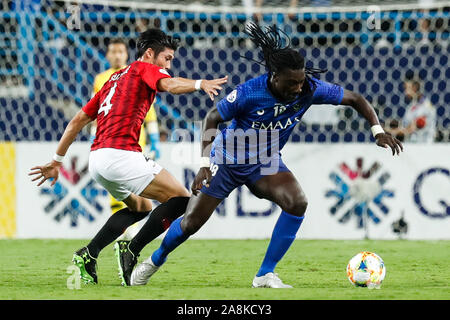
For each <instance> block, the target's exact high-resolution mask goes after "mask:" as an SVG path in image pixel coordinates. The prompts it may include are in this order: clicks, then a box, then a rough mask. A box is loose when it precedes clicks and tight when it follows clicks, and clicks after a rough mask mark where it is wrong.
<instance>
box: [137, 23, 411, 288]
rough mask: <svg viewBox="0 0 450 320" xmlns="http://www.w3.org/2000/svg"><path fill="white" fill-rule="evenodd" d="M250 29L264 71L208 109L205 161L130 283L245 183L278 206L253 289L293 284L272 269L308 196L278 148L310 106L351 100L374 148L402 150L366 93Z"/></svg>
mask: <svg viewBox="0 0 450 320" xmlns="http://www.w3.org/2000/svg"><path fill="white" fill-rule="evenodd" d="M247 33H248V34H249V36H250V39H251V40H252V41H253V42H254V43H255V44H256V46H257V47H258V48H260V49H262V53H263V58H264V59H263V61H264V62H265V66H266V67H267V71H268V72H267V73H265V74H263V75H262V76H259V77H257V78H254V79H251V80H249V81H247V82H245V83H243V84H241V85H239V86H238V87H237V88H236V89H235V90H234V91H232V92H231V93H230V94H229V95H228V96H227V97H226V98H224V99H222V100H221V101H220V102H219V103H218V104H217V106H216V107H215V108H213V109H211V110H210V111H209V112H208V114H207V116H206V119H205V120H204V131H203V133H202V155H203V157H202V166H201V168H200V170H199V172H198V173H197V175H196V177H195V179H194V182H193V184H192V187H191V189H192V191H193V193H194V196H192V197H191V198H190V200H189V203H188V206H187V209H186V212H185V214H184V216H183V217H180V218H178V219H177V220H175V221H174V222H173V223H172V225H171V226H170V228H169V230H168V232H167V234H166V236H165V238H164V239H163V241H162V243H161V246H160V247H159V248H158V249H157V250H156V251H155V252H154V253H153V254H152V255H151V256H150V257H149V258H148V259H147V260H145V261H144V262H143V263H141V264H140V265H138V266H137V267H136V268H135V269H134V270H133V272H132V273H131V285H142V284H146V283H147V281H148V279H149V278H150V276H151V275H152V274H153V273H155V272H156V271H157V270H158V268H159V267H160V266H161V265H162V264H163V263H164V262H165V261H166V258H167V255H168V254H169V253H170V252H171V251H173V250H174V249H175V248H176V247H177V246H179V245H180V244H181V243H183V242H184V241H186V240H187V239H188V237H189V236H191V235H192V234H194V233H195V232H197V231H198V230H199V229H200V227H201V226H202V225H203V224H204V223H205V222H206V221H207V220H208V219H209V217H210V216H211V214H212V213H213V212H214V209H215V208H216V207H217V206H218V205H219V203H220V202H221V201H222V200H223V199H224V198H226V197H227V196H228V195H229V194H230V193H231V191H233V190H234V189H235V188H237V187H239V186H242V185H244V184H245V185H246V186H247V187H248V188H249V189H250V191H251V192H252V193H253V194H254V195H255V196H257V197H258V198H263V199H267V200H269V201H273V202H274V203H276V204H277V205H279V206H280V207H281V209H282V211H281V214H280V216H279V218H278V221H277V223H276V225H275V228H274V230H273V233H272V238H271V241H270V243H269V247H268V249H267V252H266V254H265V257H264V259H263V262H262V265H261V267H260V268H259V270H258V272H257V274H256V276H255V278H254V279H253V287H269V288H291V286H290V285H286V284H284V283H283V282H282V281H281V280H280V278H279V277H278V275H277V274H276V273H274V269H275V267H276V265H277V263H278V262H279V261H280V260H281V258H282V257H283V256H284V254H285V253H286V252H287V250H288V249H289V247H290V245H291V244H292V242H293V240H294V239H295V237H296V234H297V231H298V230H299V228H300V225H301V224H302V222H303V219H304V214H305V211H306V207H307V203H308V202H307V199H306V196H305V194H304V193H303V190H302V188H301V187H300V184H299V183H298V181H297V179H296V178H295V176H294V175H293V174H292V172H291V171H290V170H289V169H288V168H287V167H286V165H285V164H284V163H283V160H282V159H281V154H280V150H281V149H282V148H283V146H284V145H285V143H286V141H287V140H288V138H289V135H290V134H291V132H292V130H293V129H294V127H295V125H296V124H297V123H298V122H299V121H300V119H301V118H302V116H303V114H304V113H305V112H306V111H307V110H308V108H309V107H311V105H313V104H333V105H348V106H351V107H353V108H354V109H355V110H357V111H358V112H359V113H360V114H361V115H362V116H363V117H364V118H365V119H366V120H367V121H368V122H369V123H370V125H371V128H372V133H373V135H374V137H375V139H376V143H377V145H378V146H381V147H384V148H387V147H388V146H389V147H390V148H391V149H392V154H393V155H394V154H395V153H397V154H399V153H400V150H402V149H403V147H402V145H401V143H400V142H399V141H398V140H397V139H395V138H393V137H392V136H390V135H389V134H386V133H384V131H383V129H382V128H381V126H380V124H379V121H378V117H377V115H376V113H375V111H374V109H373V108H372V106H371V105H370V104H369V103H368V102H367V100H366V99H364V98H363V97H362V96H361V95H360V94H358V93H354V92H351V91H348V90H344V88H342V87H341V86H339V85H336V84H331V83H327V82H324V81H321V80H319V79H317V78H316V77H315V76H314V74H315V73H317V72H321V71H322V70H317V69H310V68H305V59H304V57H303V56H302V55H301V54H300V53H299V52H298V51H297V50H294V49H293V48H291V47H290V46H289V44H288V45H286V46H283V45H282V42H283V41H282V40H283V39H282V37H281V34H280V32H279V30H278V29H277V28H276V27H268V28H266V30H262V29H261V28H260V27H259V26H258V25H256V24H249V25H248V26H247ZM288 40H289V39H288ZM229 120H232V122H231V124H230V125H229V126H228V127H227V128H226V129H224V130H222V131H221V132H220V133H219V134H217V135H216V132H217V131H216V130H217V127H218V125H219V124H220V123H221V122H225V121H229ZM211 131H212V132H211ZM212 139H214V140H213V142H212V143H211V140H212ZM209 149H210V150H211V151H209Z"/></svg>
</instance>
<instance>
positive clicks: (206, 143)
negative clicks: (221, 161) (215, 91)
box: [191, 107, 224, 195]
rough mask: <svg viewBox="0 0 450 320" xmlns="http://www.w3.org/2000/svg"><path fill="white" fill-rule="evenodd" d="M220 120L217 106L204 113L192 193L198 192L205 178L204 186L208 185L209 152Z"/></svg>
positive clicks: (209, 178) (210, 175)
mask: <svg viewBox="0 0 450 320" xmlns="http://www.w3.org/2000/svg"><path fill="white" fill-rule="evenodd" d="M221 122H224V120H223V119H222V117H221V116H220V113H219V111H218V110H217V107H214V108H212V109H211V110H209V111H208V113H207V114H206V118H205V120H204V121H203V131H202V142H201V143H202V146H201V149H202V164H201V167H200V170H199V171H198V173H197V175H196V176H195V178H194V182H193V183H192V186H191V190H192V193H193V194H194V195H197V194H198V191H199V190H200V189H201V188H202V187H203V182H204V181H205V180H206V183H205V186H207V187H208V186H209V182H210V181H211V178H212V174H211V170H210V168H209V154H210V152H211V146H212V143H213V141H214V138H215V136H216V133H217V127H218V126H219V124H220V123H221Z"/></svg>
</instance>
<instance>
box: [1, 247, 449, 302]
mask: <svg viewBox="0 0 450 320" xmlns="http://www.w3.org/2000/svg"><path fill="white" fill-rule="evenodd" d="M86 243H87V241H83V240H0V252H1V259H0V268H1V273H0V284H1V285H0V299H168V300H176V299H183V300H189V299H202V300H210V299H219V300H221V299H224V300H238V299H250V300H257V299H276V300H278V299H280V300H308V299H314V300H317V299H326V300H328V299H352V300H355V299H374V300H380V299H382V300H386V299H396V300H403V299H425V300H429V299H433V300H441V299H445V300H448V299H450V241H405V240H399V241H373V240H367V241H327V240H296V241H295V242H294V243H293V245H292V247H291V249H290V250H289V251H288V253H287V254H286V256H285V257H284V259H283V260H282V261H281V262H280V263H279V265H278V267H277V269H276V272H278V273H279V275H280V277H281V279H282V280H283V281H284V282H285V283H288V284H291V285H293V286H294V289H285V290H274V289H254V288H251V282H252V279H253V277H254V275H255V273H256V271H257V269H258V267H259V265H260V263H261V260H262V258H263V255H264V253H265V250H266V247H267V244H268V240H189V241H187V242H186V243H184V244H183V245H182V246H181V247H179V248H178V249H177V250H176V251H174V252H173V253H172V254H171V255H170V256H169V259H168V260H167V262H166V264H165V265H164V266H163V267H162V268H161V269H160V270H159V271H158V272H157V273H156V274H155V275H154V276H153V277H152V279H151V280H150V282H149V283H148V284H147V285H146V286H143V287H128V288H125V287H122V286H121V285H120V281H119V278H118V276H117V266H116V262H115V259H114V252H113V249H112V245H109V246H108V247H106V248H105V250H104V251H102V253H101V254H100V257H99V259H98V277H99V284H98V285H84V284H81V288H80V289H69V288H68V285H67V280H68V278H69V277H70V276H71V275H70V274H69V273H68V270H69V272H70V271H71V270H72V269H71V268H68V267H70V266H72V264H71V259H72V254H73V252H74V251H75V250H76V249H78V248H80V247H82V246H84V245H85V244H86ZM159 243H160V241H154V242H153V243H151V244H150V245H149V246H147V247H146V248H145V249H144V250H143V252H142V254H141V258H140V261H141V260H142V259H143V258H146V257H147V256H148V255H149V254H150V253H151V252H152V251H153V250H154V249H155V248H156V247H157V245H159ZM364 250H367V251H373V252H376V253H377V254H379V255H380V256H381V257H382V258H383V260H384V262H385V264H386V269H387V275H386V279H385V281H384V282H383V285H382V287H381V289H380V290H368V289H367V288H356V287H353V286H352V285H351V284H350V282H349V281H348V280H347V277H346V271H345V268H346V265H347V262H348V260H349V259H350V258H351V257H352V256H353V255H354V254H356V253H358V252H359V251H364ZM69 282H70V281H69Z"/></svg>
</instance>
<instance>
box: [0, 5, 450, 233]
mask: <svg viewBox="0 0 450 320" xmlns="http://www.w3.org/2000/svg"><path fill="white" fill-rule="evenodd" d="M449 8H450V3H449V2H448V1H444V2H442V1H437V0H436V1H432V0H429V1H426V0H419V1H417V0H410V1H409V0H391V1H372V0H370V1H360V0H352V1H350V0H309V1H308V0H307V1H301V0H288V1H280V0H242V1H239V0H214V1H213V0H204V1H176V0H166V1H163V2H153V1H151V2H149V1H138V0H135V1H107V0H85V1H84V0H80V1H49V0H43V1H38V0H22V1H20V0H16V1H5V0H0V142H2V143H0V151H1V152H0V154H1V156H0V163H1V164H2V167H3V168H5V169H4V170H3V171H2V172H1V173H0V186H1V188H2V189H1V190H2V197H3V198H2V201H3V203H5V205H4V206H3V208H2V211H1V215H0V236H6V237H14V236H18V237H45V236H47V237H48V236H49V235H52V236H56V237H58V236H63V237H89V236H92V235H93V234H94V232H95V230H96V229H97V228H98V226H99V225H101V223H102V221H105V219H106V217H107V215H103V216H102V218H101V219H97V216H98V215H99V214H101V212H103V211H105V210H106V209H108V210H109V206H108V198H107V197H106V196H105V192H104V190H101V189H99V188H98V186H96V184H95V183H94V182H93V181H91V180H89V175H88V174H87V166H86V165H85V163H86V161H87V160H86V159H87V158H86V157H87V156H88V150H89V139H92V131H91V128H89V127H88V128H86V129H85V130H83V131H82V133H81V135H80V136H79V137H78V140H79V142H80V145H79V146H74V147H72V148H71V150H74V151H72V152H73V153H72V156H71V158H70V159H69V160H67V161H68V162H67V163H65V168H66V169H65V173H64V174H63V177H64V179H65V180H64V179H62V180H61V183H60V184H59V185H56V187H55V188H53V189H51V188H44V189H42V190H40V189H38V188H36V187H35V186H32V185H31V183H30V182H29V179H28V178H27V177H26V176H25V173H24V172H26V170H27V169H28V166H31V165H33V164H34V165H36V164H39V162H44V163H45V161H48V159H50V157H51V155H52V154H53V152H54V148H55V143H56V142H57V141H58V139H59V138H60V137H61V135H62V133H63V131H64V128H65V127H66V125H67V124H68V122H69V121H70V119H71V118H72V117H73V115H74V114H75V113H76V112H77V111H78V110H79V109H80V108H81V107H82V106H83V105H84V104H85V103H86V102H87V101H88V100H89V99H90V97H91V96H92V94H93V91H94V82H95V79H96V77H97V76H98V75H99V74H101V73H102V72H104V71H105V70H108V69H110V68H112V69H114V68H115V67H117V66H114V65H112V64H114V63H116V62H114V58H110V57H109V56H108V50H111V52H112V51H114V50H113V49H112V46H111V45H113V44H116V45H118V46H119V47H120V46H124V48H125V49H124V50H125V51H126V54H127V56H128V57H127V58H126V59H125V61H124V63H125V64H127V63H131V62H133V61H134V60H135V53H136V50H135V44H136V39H137V37H138V34H139V33H140V32H142V31H144V30H146V29H147V28H149V27H158V28H161V29H162V30H163V31H165V32H166V33H167V34H169V35H171V36H173V37H176V38H178V39H180V44H181V46H180V48H179V50H178V51H177V52H176V58H175V60H174V61H173V65H172V70H171V73H172V74H173V75H175V76H181V77H187V78H194V79H199V78H208V79H210V78H213V77H221V76H224V75H228V76H229V83H228V85H227V86H226V88H225V89H224V90H223V92H221V95H220V97H224V96H225V94H228V93H229V92H230V91H232V90H233V88H234V87H235V86H236V85H238V84H240V83H242V82H244V81H246V80H248V79H250V78H253V77H256V76H258V75H261V74H262V73H264V72H265V70H264V68H263V67H262V66H261V65H259V64H258V63H256V62H255V61H253V60H260V59H261V57H260V55H259V51H258V50H255V48H254V46H253V45H252V43H251V42H250V41H249V40H248V38H247V36H246V34H245V33H244V28H245V24H246V22H249V21H255V22H258V23H259V24H261V25H272V24H276V25H277V26H278V28H280V29H281V30H283V31H284V32H285V33H286V34H288V35H289V36H290V38H291V43H292V45H293V46H294V47H296V48H298V50H300V51H301V53H302V54H303V55H304V56H305V57H306V60H307V63H308V65H309V66H313V67H316V68H323V69H328V72H326V73H324V74H321V75H320V78H321V79H322V80H326V81H329V82H334V83H337V84H340V85H341V86H343V87H344V88H346V89H349V90H353V91H356V92H359V93H361V94H362V95H363V96H365V97H366V98H367V100H368V101H369V102H371V103H372V105H373V106H374V108H375V110H376V112H377V113H378V116H379V118H380V121H381V123H382V125H383V126H384V127H385V129H386V130H387V131H390V132H391V133H392V134H394V135H396V136H397V137H398V138H399V139H401V140H402V141H404V142H405V146H406V150H408V151H409V152H408V154H406V153H405V156H404V157H406V158H403V160H402V161H400V160H399V161H397V162H392V161H393V160H391V159H390V158H389V159H387V158H385V157H384V156H380V154H381V153H383V154H384V153H386V154H388V152H384V151H383V152H381V151H379V150H378V149H377V150H374V148H372V147H370V145H369V144H368V143H369V142H373V138H372V136H371V131H370V128H369V125H368V123H366V121H365V120H364V119H363V118H362V117H361V116H359V115H358V114H357V113H356V112H355V111H354V110H352V109H351V108H348V107H343V106H342V107H335V106H314V107H312V108H310V109H309V110H308V112H307V113H306V115H305V117H304V118H303V119H302V122H301V123H300V124H299V125H297V127H296V128H295V130H294V132H293V134H292V135H291V137H290V142H291V144H289V145H288V146H287V148H286V150H288V151H286V153H285V154H289V156H286V161H287V163H288V165H289V166H290V167H291V168H292V170H293V171H294V172H295V173H296V175H297V176H298V177H299V179H300V177H302V180H300V181H302V186H303V187H304V188H305V190H311V191H310V194H311V198H310V203H311V206H312V211H313V212H315V214H317V219H319V220H320V219H322V221H323V219H329V220H330V221H333V223H334V224H333V223H331V222H330V225H329V227H328V229H327V230H328V231H327V230H325V231H324V230H322V229H321V230H318V229H314V228H313V227H312V225H313V224H311V227H309V225H308V224H306V225H305V230H304V233H303V235H304V236H305V237H311V238H315V237H331V238H333V237H336V238H345V237H350V238H355V237H356V238H358V237H363V236H365V237H368V231H367V227H368V222H367V221H369V222H370V223H371V224H372V225H373V226H375V231H374V234H375V237H381V238H392V237H397V236H398V235H400V236H401V235H402V234H405V233H406V232H407V230H408V228H407V226H408V223H409V226H410V227H409V231H408V232H409V234H408V235H410V237H411V238H433V237H434V238H436V237H437V238H448V237H449V233H448V230H449V229H448V227H449V224H448V222H449V221H448V220H449V219H448V217H449V216H450V199H449V195H450V174H449V160H448V159H449V158H450V155H449V154H448V152H449V149H450V148H449V144H448V143H449V142H450V89H449V85H448V83H449V79H450V63H449V55H450V48H449V33H450V26H449V16H450V14H449ZM118 39H121V41H122V42H120V41H119V42H117V40H118ZM121 43H122V44H121ZM116 49H117V48H116ZM122 49H123V48H122ZM118 50H119V49H118ZM119 51H120V50H119ZM111 59H112V60H111ZM252 59H253V60H252ZM122 64H123V63H122ZM119 65H120V63H119ZM212 106H213V103H212V102H211V101H210V100H209V98H208V97H207V95H205V94H203V93H195V94H190V95H178V96H177V95H170V94H164V93H163V94H159V95H158V97H157V99H156V102H155V104H154V107H155V111H156V118H155V119H153V120H154V121H157V123H158V128H159V139H160V141H161V142H171V141H172V142H173V141H176V140H177V137H176V136H175V135H174V132H176V130H177V129H185V130H187V131H188V132H189V134H190V135H191V136H196V135H198V133H199V130H200V121H201V120H202V119H203V118H204V117H205V115H206V113H207V111H208V110H209V108H211V107H212ZM150 140H151V138H150ZM298 146H301V148H300V147H298ZM370 148H372V149H370ZM77 150H78V151H77ZM172 150H173V148H172V147H170V143H167V144H164V143H163V144H162V147H161V148H160V150H159V149H158V150H157V151H158V152H157V156H156V159H159V161H160V162H161V163H162V164H163V166H165V167H167V168H169V171H171V172H172V173H173V174H174V175H175V176H176V177H177V178H178V179H181V180H182V181H183V182H184V183H185V184H186V186H187V187H189V184H190V181H191V179H192V176H193V175H194V173H195V172H196V166H195V165H193V166H191V167H189V168H187V167H185V166H182V165H180V164H177V165H175V164H173V165H172V164H171V162H170V161H173V158H174V157H173V155H174V154H173V153H172ZM153 151H155V150H153ZM377 152H378V153H377ZM293 154H295V155H296V157H293V156H292V155H293ZM308 155H313V156H311V158H308ZM330 155H332V157H330ZM83 157H84V158H83ZM180 158H182V156H180ZM77 159H78V160H77ZM83 159H84V160H83ZM332 160H333V161H334V162H333V161H332ZM364 160H365V162H364ZM77 161H78V162H77ZM83 161H84V162H83ZM308 161H309V162H308ZM390 161H391V162H390ZM34 162H36V163H34ZM301 163H303V164H305V166H302V165H301ZM308 163H310V164H309V165H310V168H314V169H317V170H318V171H320V172H319V173H323V177H317V176H314V175H311V176H309V175H308V174H309V172H305V170H306V169H304V168H307V167H308V166H307V165H306V164H308ZM317 163H320V164H324V166H325V167H320V166H318V165H317ZM321 166H322V165H321ZM317 170H316V171H317ZM371 170H372V171H371ZM311 174H312V173H311ZM316 174H317V172H316ZM429 177H430V178H429ZM359 178H360V179H359ZM83 179H84V180H83ZM433 179H434V180H433ZM345 180H346V181H345ZM11 181H13V182H11ZM14 181H15V182H14ZM80 181H81V182H83V183H81V182H80ZM361 181H362V182H361ZM344 182H345V183H344ZM81 185H82V186H81ZM75 187H77V188H78V189H76V188H75ZM74 188H75V189H76V190H75V191H73V190H74ZM333 188H336V189H333ZM318 189H320V190H319V191H317V190H318ZM71 190H72V191H71ZM77 192H78V194H77V195H75V193H77ZM237 192H238V193H237V194H236V195H234V196H233V198H232V200H227V201H228V203H226V201H224V205H222V206H221V207H219V209H218V217H225V216H232V217H234V216H236V217H260V219H259V220H261V221H262V220H263V219H261V217H268V216H270V217H271V220H270V221H268V223H264V228H265V229H264V228H263V229H264V230H266V231H264V232H261V233H257V232H255V234H254V235H253V236H255V237H268V236H270V232H271V229H272V227H273V223H272V222H273V221H275V220H273V219H275V217H276V214H274V213H275V211H276V210H278V209H277V208H275V207H274V206H272V205H270V204H266V203H264V204H261V203H262V202H261V201H260V202H258V200H257V199H256V198H254V197H253V198H251V197H252V196H251V195H248V194H247V193H246V192H247V191H243V190H241V189H239V190H238V191H237ZM70 194H72V196H70V197H69V196H68V195H70ZM383 198H386V199H385V200H383ZM99 199H100V200H99ZM348 199H351V200H348ZM383 201H385V202H383ZM230 203H232V204H230ZM355 203H356V204H355ZM225 204H226V205H225ZM315 205H318V207H314V206H315ZM320 205H321V206H320ZM370 205H372V206H373V208H372V209H370ZM36 208H37V209H36ZM315 208H316V210H315ZM33 210H38V211H39V212H40V215H41V219H43V220H36V223H38V224H39V225H40V224H42V222H41V221H46V220H45V219H48V221H50V220H51V221H52V223H54V224H55V225H54V227H53V229H52V228H50V227H42V228H41V229H40V231H36V230H37V229H38V230H39V228H36V225H35V226H33V222H32V221H34V220H30V219H31V218H30V216H31V215H33V214H34V213H33V212H32V211H33ZM67 216H69V217H70V219H69V221H70V223H66V222H64V221H65V220H64V219H66V218H65V217H67ZM337 216H339V218H338V219H337V218H336V217H337ZM355 217H356V219H355V221H356V223H353V222H352V223H347V222H348V221H353V219H354V218H355ZM385 217H389V219H385ZM446 218H447V219H446ZM32 219H35V218H32ZM36 219H37V218H36ZM96 219H97V220H96ZM311 219H313V218H311ZM83 221H86V223H87V225H89V226H91V227H89V228H87V227H86V226H85V227H83V228H84V229H83V228H82V227H81V226H82V225H83V223H84V222H83ZM93 221H100V222H99V223H92V222H93ZM217 221H218V222H217V223H218V224H215V222H211V223H210V229H208V228H206V229H207V231H205V232H206V233H204V234H202V233H200V236H202V235H203V236H205V237H207V236H208V235H212V234H213V235H216V236H219V237H234V236H236V237H243V236H244V237H245V235H246V233H245V232H246V230H245V229H246V228H248V226H247V227H246V225H239V227H238V226H237V225H235V224H233V222H230V228H229V230H234V231H236V234H233V233H232V231H230V232H229V233H227V231H224V232H223V233H222V234H221V233H220V232H219V231H218V230H219V229H220V226H223V224H219V222H220V221H219V220H217ZM311 221H313V220H311ZM443 222H444V223H443ZM427 223H428V225H427ZM63 224H64V225H65V227H64V228H62V227H61V225H63ZM411 224H412V227H411ZM319 225H322V226H323V223H321V224H319ZM349 225H351V227H349ZM414 225H417V226H418V227H417V228H415V227H414ZM419 226H422V230H421V231H418V230H419V229H420V227H419ZM427 226H428V227H427ZM215 228H216V229H217V230H216V229H215ZM239 228H240V229H239ZM333 228H334V229H333ZM225 229H226V228H225ZM55 230H56V231H55ZM58 230H59V231H58ZM81 230H83V231H81ZM208 230H209V231H208ZM220 230H224V228H222V229H220ZM260 230H261V229H260ZM395 230H397V231H398V230H400V231H398V232H397V231H395ZM424 230H425V231H424ZM241 231H242V232H241ZM247 231H248V229H247ZM208 232H210V233H208ZM218 232H219V233H218ZM239 232H241V233H239ZM327 232H329V233H327ZM414 232H416V233H414ZM248 236H249V237H251V236H252V235H251V234H250V235H248Z"/></svg>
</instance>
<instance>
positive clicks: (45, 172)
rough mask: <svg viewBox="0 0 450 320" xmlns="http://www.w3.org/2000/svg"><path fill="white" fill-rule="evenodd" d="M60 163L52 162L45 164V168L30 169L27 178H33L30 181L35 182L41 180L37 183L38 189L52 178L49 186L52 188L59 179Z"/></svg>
mask: <svg viewBox="0 0 450 320" xmlns="http://www.w3.org/2000/svg"><path fill="white" fill-rule="evenodd" d="M61 165H62V163H61V162H58V161H54V160H53V161H52V162H50V163H47V164H46V165H45V166H36V167H33V168H31V169H30V170H34V171H31V172H30V173H28V175H29V176H34V177H33V179H32V180H31V181H36V180H39V179H41V181H39V183H38V185H37V186H38V187H39V186H40V185H41V184H43V183H44V182H45V181H46V180H48V179H50V178H53V181H52V183H51V186H54V185H55V183H56V181H57V180H58V177H59V169H60V168H61Z"/></svg>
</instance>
